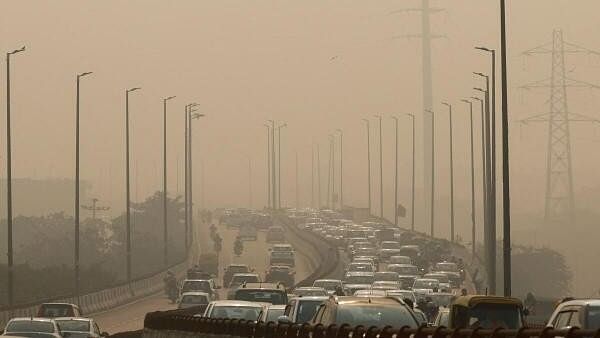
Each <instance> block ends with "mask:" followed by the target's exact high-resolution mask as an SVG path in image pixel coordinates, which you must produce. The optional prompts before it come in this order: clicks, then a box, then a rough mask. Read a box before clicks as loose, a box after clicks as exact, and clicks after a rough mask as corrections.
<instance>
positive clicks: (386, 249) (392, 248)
mask: <svg viewBox="0 0 600 338" xmlns="http://www.w3.org/2000/svg"><path fill="white" fill-rule="evenodd" d="M401 247H402V245H400V243H398V242H396V241H383V242H381V245H380V249H379V258H380V259H381V260H382V261H387V260H389V258H390V257H392V256H396V255H398V254H399V253H400V248H401Z"/></svg>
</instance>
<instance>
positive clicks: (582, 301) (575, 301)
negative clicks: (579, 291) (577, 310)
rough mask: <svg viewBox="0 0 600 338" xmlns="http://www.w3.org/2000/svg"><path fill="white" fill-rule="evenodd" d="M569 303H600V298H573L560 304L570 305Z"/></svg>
mask: <svg viewBox="0 0 600 338" xmlns="http://www.w3.org/2000/svg"><path fill="white" fill-rule="evenodd" d="M568 305H600V299H598V298H593V299H590V298H587V299H573V300H569V301H566V302H563V303H560V304H559V306H568Z"/></svg>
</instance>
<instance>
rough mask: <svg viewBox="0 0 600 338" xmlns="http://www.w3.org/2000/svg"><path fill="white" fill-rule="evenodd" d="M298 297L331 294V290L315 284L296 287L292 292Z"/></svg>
mask: <svg viewBox="0 0 600 338" xmlns="http://www.w3.org/2000/svg"><path fill="white" fill-rule="evenodd" d="M334 291H335V290H334ZM292 293H293V294H294V295H295V296H296V297H307V296H329V292H327V290H325V289H323V288H319V287H314V286H303V287H299V288H295V289H294V291H293V292H292Z"/></svg>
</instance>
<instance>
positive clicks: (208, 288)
mask: <svg viewBox="0 0 600 338" xmlns="http://www.w3.org/2000/svg"><path fill="white" fill-rule="evenodd" d="M218 288H219V287H217V286H216V285H214V281H213V280H212V279H208V280H206V279H185V280H184V281H183V282H182V284H181V289H180V291H179V294H180V295H182V294H184V293H186V292H192V291H198V292H206V293H207V294H209V295H210V301H213V300H219V293H218V292H217V290H216V289H218Z"/></svg>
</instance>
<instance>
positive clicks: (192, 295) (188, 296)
mask: <svg viewBox="0 0 600 338" xmlns="http://www.w3.org/2000/svg"><path fill="white" fill-rule="evenodd" d="M210 301H211V296H210V294H209V293H207V292H199V291H190V292H184V293H182V294H181V296H180V297H179V301H178V302H177V308H178V309H187V308H190V307H194V306H202V305H208V303H210Z"/></svg>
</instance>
